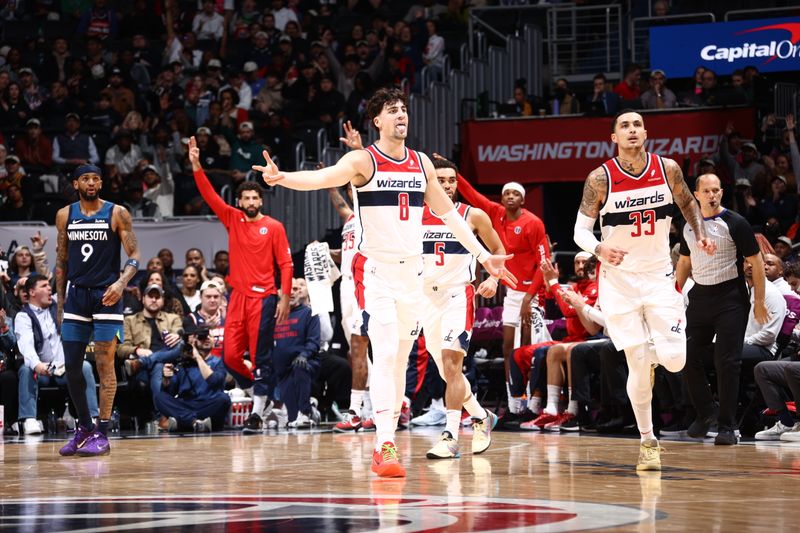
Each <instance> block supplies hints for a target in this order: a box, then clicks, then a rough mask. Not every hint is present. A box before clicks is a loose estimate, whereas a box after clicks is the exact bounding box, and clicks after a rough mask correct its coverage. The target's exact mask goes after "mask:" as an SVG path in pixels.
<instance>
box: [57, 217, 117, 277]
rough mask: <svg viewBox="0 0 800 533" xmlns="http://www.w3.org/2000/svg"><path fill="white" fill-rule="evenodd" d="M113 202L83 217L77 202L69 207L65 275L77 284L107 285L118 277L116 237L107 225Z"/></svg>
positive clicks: (108, 224) (109, 221) (109, 222)
mask: <svg viewBox="0 0 800 533" xmlns="http://www.w3.org/2000/svg"><path fill="white" fill-rule="evenodd" d="M113 213H114V204H112V203H111V202H108V201H104V202H103V206H102V207H101V208H100V210H99V211H98V212H97V213H95V214H93V215H91V216H88V217H87V216H86V215H84V214H83V213H82V212H81V205H80V202H75V203H74V204H72V205H70V207H69V220H67V241H68V242H67V261H68V263H67V278H68V279H69V282H70V283H71V284H72V285H75V286H78V287H89V288H99V287H108V286H109V285H111V284H112V283H114V282H115V281H117V279H118V278H119V267H120V262H119V261H120V246H119V245H120V243H119V236H118V235H117V233H116V232H115V231H114V230H113V229H112V228H111V215H112V214H113Z"/></svg>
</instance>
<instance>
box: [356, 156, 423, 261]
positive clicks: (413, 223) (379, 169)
mask: <svg viewBox="0 0 800 533" xmlns="http://www.w3.org/2000/svg"><path fill="white" fill-rule="evenodd" d="M366 150H367V153H368V154H369V155H370V156H371V157H372V164H373V169H374V171H373V173H372V176H371V177H370V178H369V180H368V181H367V183H365V184H364V185H362V186H360V187H355V186H353V205H354V208H355V211H356V213H357V215H356V218H357V220H358V221H359V222H360V223H361V229H362V235H361V243H360V244H359V246H358V251H359V252H361V254H362V255H364V256H366V257H368V258H370V259H375V260H377V261H385V262H394V261H398V260H403V259H406V258H411V257H419V256H420V255H422V239H420V235H422V208H423V204H424V201H425V189H426V186H427V184H428V179H427V177H426V176H425V171H424V170H423V168H422V158H421V157H420V155H419V153H418V152H415V151H414V150H409V149H408V148H406V149H405V157H404V158H403V159H402V160H399V161H398V160H396V159H392V158H391V157H389V156H387V155H386V154H384V153H383V152H381V151H380V150H379V149H378V147H377V146H375V145H374V144H373V145H370V146H368V147H367V148H366Z"/></svg>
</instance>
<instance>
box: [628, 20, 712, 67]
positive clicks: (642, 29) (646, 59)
mask: <svg viewBox="0 0 800 533" xmlns="http://www.w3.org/2000/svg"><path fill="white" fill-rule="evenodd" d="M715 21H716V18H715V17H714V14H713V13H687V14H685V15H667V16H664V17H639V18H635V19H631V23H630V30H629V42H628V48H629V49H630V51H631V62H633V63H636V64H638V65H640V66H641V67H642V68H645V69H647V68H658V65H650V28H652V27H653V26H666V25H672V24H702V23H704V22H715Z"/></svg>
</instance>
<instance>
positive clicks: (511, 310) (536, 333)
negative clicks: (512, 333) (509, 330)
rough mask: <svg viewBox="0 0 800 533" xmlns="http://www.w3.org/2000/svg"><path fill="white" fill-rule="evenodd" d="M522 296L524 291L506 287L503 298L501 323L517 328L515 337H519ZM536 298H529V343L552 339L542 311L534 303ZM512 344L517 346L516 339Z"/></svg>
mask: <svg viewBox="0 0 800 533" xmlns="http://www.w3.org/2000/svg"><path fill="white" fill-rule="evenodd" d="M524 297H525V293H524V292H522V291H515V290H514V289H509V288H506V295H505V298H503V325H504V326H511V327H514V328H517V337H519V325H520V318H519V313H520V311H521V310H522V299H523V298H524ZM537 300H538V299H537V298H533V299H532V300H531V344H538V343H540V342H547V341H549V340H552V337H551V336H550V331H548V329H547V324H545V321H544V312H543V311H542V309H541V308H540V307H539V306H537V305H536V302H537ZM514 346H519V341H518V340H516V341H515V342H514Z"/></svg>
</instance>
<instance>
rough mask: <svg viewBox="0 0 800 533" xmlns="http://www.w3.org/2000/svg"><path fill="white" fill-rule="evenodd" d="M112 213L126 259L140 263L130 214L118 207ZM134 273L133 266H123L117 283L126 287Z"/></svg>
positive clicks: (135, 270)
mask: <svg viewBox="0 0 800 533" xmlns="http://www.w3.org/2000/svg"><path fill="white" fill-rule="evenodd" d="M114 212H115V214H116V215H117V234H118V235H119V240H120V242H122V247H123V248H124V249H125V253H126V254H127V255H128V259H135V260H136V261H140V260H141V256H140V254H139V241H138V240H136V234H135V233H134V232H133V219H132V218H131V214H130V213H129V212H128V210H127V209H125V208H124V207H122V206H119V205H118V206H116V207H115V208H114ZM136 272H137V269H136V268H135V267H134V266H133V265H125V269H124V270H123V271H122V275H121V276H120V277H119V281H120V282H121V283H123V284H124V285H126V286H127V285H128V282H129V281H130V280H131V279H133V276H135V275H136Z"/></svg>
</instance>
